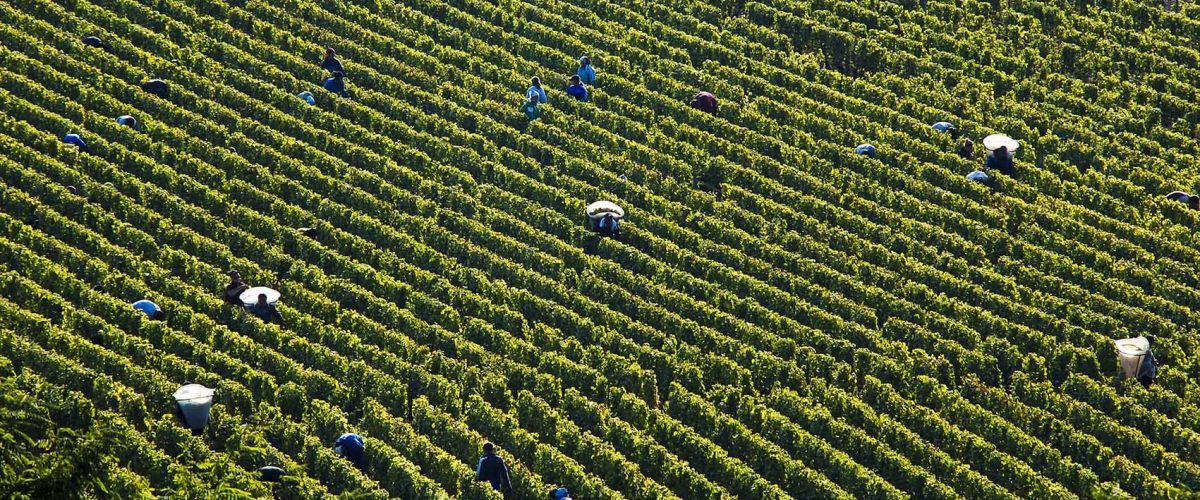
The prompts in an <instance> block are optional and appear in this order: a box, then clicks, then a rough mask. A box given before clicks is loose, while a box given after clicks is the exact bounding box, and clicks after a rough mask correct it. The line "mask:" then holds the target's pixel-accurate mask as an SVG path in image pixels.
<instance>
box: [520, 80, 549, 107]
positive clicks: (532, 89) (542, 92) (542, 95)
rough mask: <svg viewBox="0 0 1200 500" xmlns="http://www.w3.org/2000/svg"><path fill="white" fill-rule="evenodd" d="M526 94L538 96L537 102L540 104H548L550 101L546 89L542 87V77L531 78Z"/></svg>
mask: <svg viewBox="0 0 1200 500" xmlns="http://www.w3.org/2000/svg"><path fill="white" fill-rule="evenodd" d="M525 95H530V96H537V102H538V103H539V104H546V103H547V102H549V101H548V99H547V98H546V89H543V88H542V79H541V78H538V77H536V76H535V77H533V79H532V80H530V85H529V90H526V91H525Z"/></svg>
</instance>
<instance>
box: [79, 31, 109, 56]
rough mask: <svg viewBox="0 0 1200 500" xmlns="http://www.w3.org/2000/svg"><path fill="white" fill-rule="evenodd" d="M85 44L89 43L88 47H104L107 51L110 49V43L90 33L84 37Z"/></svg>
mask: <svg viewBox="0 0 1200 500" xmlns="http://www.w3.org/2000/svg"><path fill="white" fill-rule="evenodd" d="M83 44H84V45H87V46H88V47H95V48H97V49H103V50H104V51H105V52H108V49H109V46H108V43H107V42H105V41H104V40H103V39H101V38H100V37H98V36H96V35H88V36H85V37H83Z"/></svg>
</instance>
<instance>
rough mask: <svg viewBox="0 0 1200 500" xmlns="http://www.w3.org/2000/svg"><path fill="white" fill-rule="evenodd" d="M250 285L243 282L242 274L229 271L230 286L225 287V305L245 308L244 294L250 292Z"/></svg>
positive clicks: (223, 295)
mask: <svg viewBox="0 0 1200 500" xmlns="http://www.w3.org/2000/svg"><path fill="white" fill-rule="evenodd" d="M249 289H250V285H247V284H245V283H243V282H242V274H241V273H239V272H237V271H229V284H228V285H225V292H224V293H223V294H222V297H223V298H224V299H225V303H227V304H229V305H233V306H243V305H244V304H243V303H242V292H244V291H246V290H249Z"/></svg>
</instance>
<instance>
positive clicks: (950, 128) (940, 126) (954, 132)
mask: <svg viewBox="0 0 1200 500" xmlns="http://www.w3.org/2000/svg"><path fill="white" fill-rule="evenodd" d="M933 129H934V130H936V131H938V132H941V133H943V134H950V137H953V138H958V127H955V126H954V124H953V123H950V122H937V123H935V124H933Z"/></svg>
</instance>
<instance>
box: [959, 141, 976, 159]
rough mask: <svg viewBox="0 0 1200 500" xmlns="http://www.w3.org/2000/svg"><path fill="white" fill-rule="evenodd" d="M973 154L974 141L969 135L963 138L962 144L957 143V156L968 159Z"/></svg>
mask: <svg viewBox="0 0 1200 500" xmlns="http://www.w3.org/2000/svg"><path fill="white" fill-rule="evenodd" d="M974 155H975V141H972V140H971V138H970V137H967V138H964V139H963V141H962V144H959V145H958V156H959V157H960V158H962V159H964V160H970V159H971V157H972V156H974Z"/></svg>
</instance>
